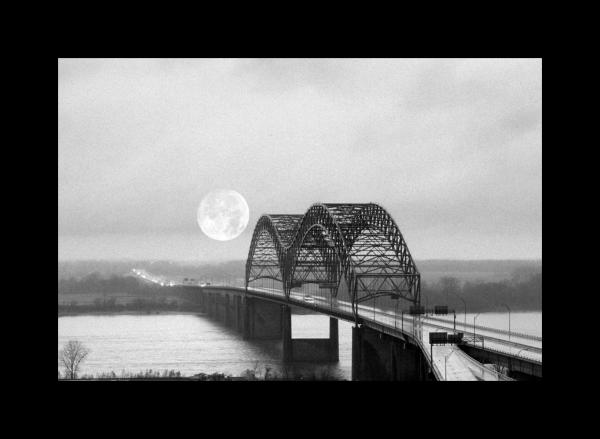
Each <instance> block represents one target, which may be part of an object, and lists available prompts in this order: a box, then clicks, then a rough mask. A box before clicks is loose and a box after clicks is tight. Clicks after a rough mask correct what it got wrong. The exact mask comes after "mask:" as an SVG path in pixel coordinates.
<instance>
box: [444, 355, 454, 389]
mask: <svg viewBox="0 0 600 439" xmlns="http://www.w3.org/2000/svg"><path fill="white" fill-rule="evenodd" d="M453 353H454V349H453V350H452V351H450V353H449V354H448V355H444V381H448V377H447V374H446V363H447V360H448V358H449V357H450V355H452V354H453Z"/></svg>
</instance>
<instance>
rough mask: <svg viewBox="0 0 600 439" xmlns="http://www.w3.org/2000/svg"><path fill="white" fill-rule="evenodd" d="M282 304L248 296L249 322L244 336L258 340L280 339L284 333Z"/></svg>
mask: <svg viewBox="0 0 600 439" xmlns="http://www.w3.org/2000/svg"><path fill="white" fill-rule="evenodd" d="M280 306H281V305H278V304H276V303H272V302H269V301H267V300H260V299H255V298H248V297H246V313H245V317H246V318H247V323H246V324H245V325H247V326H245V327H244V337H245V338H253V339H258V340H280V339H281V336H282V335H281V334H282V324H281V318H282V312H281V308H280Z"/></svg>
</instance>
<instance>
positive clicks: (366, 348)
mask: <svg viewBox="0 0 600 439" xmlns="http://www.w3.org/2000/svg"><path fill="white" fill-rule="evenodd" d="M426 379H427V363H426V361H425V359H424V358H423V354H422V352H421V349H420V348H419V347H418V346H416V345H414V344H411V343H408V342H406V341H403V340H400V339H398V338H395V337H392V336H390V335H387V334H383V333H381V332H378V331H375V330H373V329H371V328H368V327H366V326H358V327H357V326H355V327H353V328H352V380H353V381H354V380H356V381H422V380H426Z"/></svg>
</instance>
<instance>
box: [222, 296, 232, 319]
mask: <svg viewBox="0 0 600 439" xmlns="http://www.w3.org/2000/svg"><path fill="white" fill-rule="evenodd" d="M231 305H232V304H231V297H229V294H225V295H224V296H223V306H224V307H225V310H224V311H225V312H224V314H225V324H226V325H227V326H231V324H232V322H231V320H232V319H231V316H232V314H233V313H232V312H231Z"/></svg>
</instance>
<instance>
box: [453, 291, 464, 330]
mask: <svg viewBox="0 0 600 439" xmlns="http://www.w3.org/2000/svg"><path fill="white" fill-rule="evenodd" d="M450 291H451V292H452V294H454V295H455V296H456V297H458V298H459V299H460V300H462V303H463V305H464V306H465V331H466V330H467V302H465V299H463V298H462V297H460V296H459V295H458V293H455V292H454V291H452V290H450Z"/></svg>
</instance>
